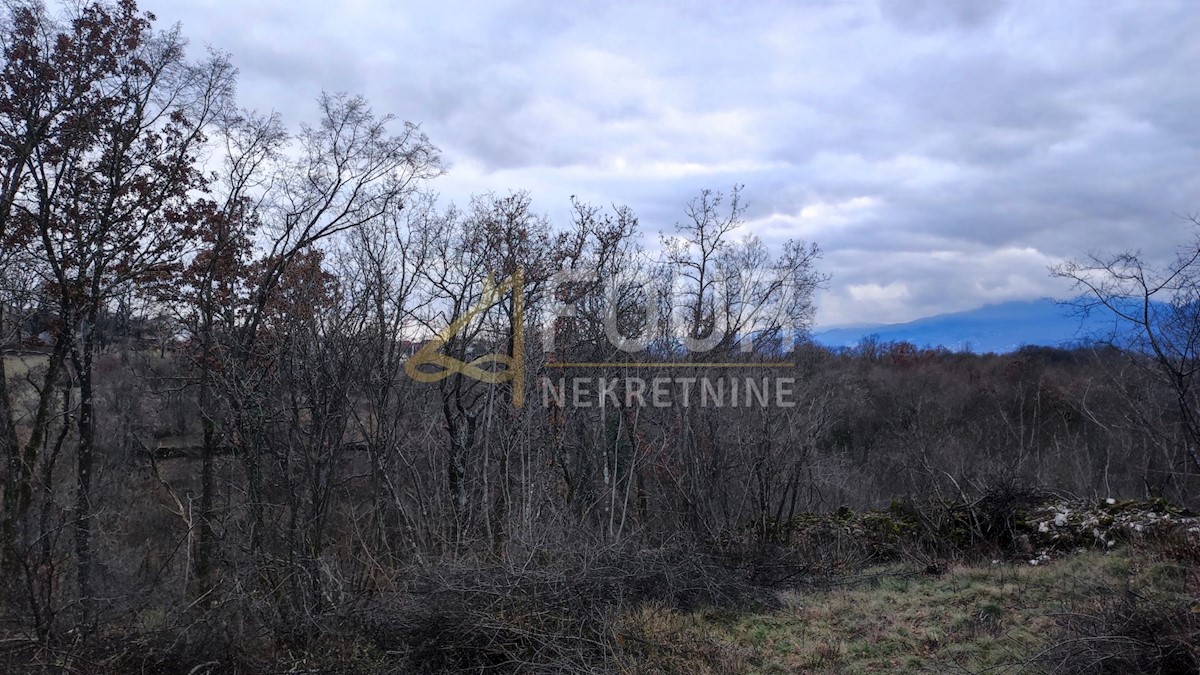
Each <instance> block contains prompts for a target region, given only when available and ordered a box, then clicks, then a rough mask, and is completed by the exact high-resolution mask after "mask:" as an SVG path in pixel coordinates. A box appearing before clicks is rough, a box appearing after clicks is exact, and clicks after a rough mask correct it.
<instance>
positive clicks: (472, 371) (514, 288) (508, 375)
mask: <svg viewBox="0 0 1200 675" xmlns="http://www.w3.org/2000/svg"><path fill="white" fill-rule="evenodd" d="M524 282H525V275H524V271H523V270H521V269H517V271H516V272H514V273H513V275H512V276H511V277H509V278H508V279H507V280H505V281H504V283H501V284H498V285H497V284H496V283H495V281H494V280H493V278H492V277H491V276H490V275H489V276H488V278H487V280H486V281H484V283H483V294H482V295H481V296H480V298H479V302H477V303H475V305H474V306H473V307H471V308H470V309H468V310H467V311H466V313H464V314H463V315H462V316H460V317H459V318H457V319H455V320H454V321H452V322H450V324H449V325H448V326H446V327H445V328H444V329H442V331H441V332H439V333H438V334H437V335H436V336H435V337H434V338H433V339H432V340H430V341H429V342H428V343H427V344H426V345H425V346H424V347H422V348H421V349H420V351H418V352H417V353H416V354H413V355H412V357H411V358H409V359H408V360H407V361H405V362H404V372H406V373H408V376H409V377H411V378H412V379H414V380H416V381H418V382H427V383H428V382H439V381H441V380H444V379H446V378H447V377H449V376H451V375H453V374H456V373H457V374H461V375H465V376H466V377H469V378H471V379H474V380H479V381H480V382H486V383H488V384H499V383H501V382H509V381H511V382H512V383H513V384H512V402H513V406H514V407H516V408H522V407H524V406H525V335H524V332H523V329H524V325H525V324H524V314H525V296H524V293H523V291H524ZM509 291H511V292H512V298H513V301H512V302H513V311H512V336H513V339H512V354H485V355H483V356H481V357H479V358H477V359H474V360H472V361H470V362H464V361H460V360H458V359H456V358H453V357H451V356H447V355H446V354H443V353H441V352H439V351H438V350H439V349H441V348H442V346H443V345H445V344H446V343H447V342H448V341H449V340H450V338H452V337H454V336H455V335H457V334H458V332H459V331H461V330H462V329H463V328H464V327H465V326H467V325H468V324H469V323H471V321H472V320H473V319H475V317H477V316H479V315H480V314H483V313H484V312H486V311H487V310H488V309H490V308H491V307H492V306H493V305H495V304H496V302H497V301H498V300H499V299H500V298H501V297H502V296H503V294H504V293H505V292H509ZM493 363H498V364H501V365H503V366H504V368H503V369H492V368H485V367H484V366H485V365H487V364H493ZM426 364H429V365H434V366H437V367H438V368H439V369H440V370H435V371H430V372H427V371H423V370H421V366H424V365H426Z"/></svg>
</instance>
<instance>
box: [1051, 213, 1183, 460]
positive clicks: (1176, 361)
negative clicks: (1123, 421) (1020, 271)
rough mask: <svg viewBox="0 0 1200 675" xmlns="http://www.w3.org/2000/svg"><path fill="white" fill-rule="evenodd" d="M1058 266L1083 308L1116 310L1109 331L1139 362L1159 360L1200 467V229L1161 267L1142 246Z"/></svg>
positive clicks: (1109, 338)
mask: <svg viewBox="0 0 1200 675" xmlns="http://www.w3.org/2000/svg"><path fill="white" fill-rule="evenodd" d="M1191 220H1192V223H1193V224H1195V225H1196V226H1197V227H1200V221H1198V220H1197V219H1196V218H1194V217H1193V218H1192V219H1191ZM1051 271H1052V273H1053V274H1054V276H1057V277H1062V278H1065V279H1069V280H1071V281H1072V282H1074V287H1075V289H1076V290H1079V291H1081V292H1082V296H1081V297H1080V298H1079V299H1078V300H1076V301H1074V304H1075V306H1076V307H1078V308H1079V309H1080V310H1082V311H1084V312H1090V311H1096V310H1098V311H1102V312H1104V313H1106V314H1108V315H1111V316H1112V317H1114V318H1115V319H1116V320H1117V326H1116V327H1115V329H1114V330H1113V331H1112V332H1111V333H1110V334H1109V335H1107V336H1103V337H1104V338H1105V339H1106V340H1107V341H1108V342H1110V343H1112V344H1114V345H1116V346H1118V347H1121V348H1122V349H1124V350H1126V351H1127V352H1128V353H1130V354H1131V355H1132V357H1133V358H1134V359H1135V361H1136V362H1137V363H1140V364H1144V365H1149V366H1152V367H1153V369H1154V371H1155V372H1156V373H1157V374H1158V377H1159V379H1160V380H1161V381H1162V383H1163V384H1164V385H1166V386H1167V387H1168V388H1169V390H1170V391H1171V392H1172V393H1173V394H1174V398H1175V404H1176V407H1177V409H1178V412H1179V419H1180V424H1181V426H1182V428H1183V430H1184V431H1185V433H1186V437H1187V447H1186V452H1187V455H1188V457H1190V460H1191V462H1192V464H1193V467H1194V468H1196V469H1197V470H1200V390H1198V388H1197V378H1196V374H1197V372H1198V370H1200V236H1197V238H1196V239H1195V240H1194V241H1193V243H1191V244H1190V245H1186V246H1183V247H1181V248H1180V249H1179V250H1178V251H1177V252H1176V254H1175V258H1174V260H1173V261H1171V262H1170V263H1167V264H1166V265H1163V266H1161V267H1159V266H1155V265H1153V264H1150V263H1149V262H1147V261H1146V260H1145V258H1144V257H1143V256H1142V254H1141V253H1140V252H1136V251H1125V252H1122V253H1117V254H1114V255H1109V256H1103V255H1098V254H1092V255H1089V256H1087V257H1086V258H1083V259H1081V260H1076V261H1071V262H1067V263H1064V264H1061V265H1058V266H1056V267H1054V268H1052V270H1051Z"/></svg>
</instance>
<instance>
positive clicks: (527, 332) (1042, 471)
mask: <svg viewBox="0 0 1200 675" xmlns="http://www.w3.org/2000/svg"><path fill="white" fill-rule="evenodd" d="M0 41H2V47H3V57H2V58H3V64H2V69H0V347H2V348H3V359H0V453H2V454H3V459H2V460H0V471H2V474H0V477H2V479H0V490H2V503H0V579H2V580H3V583H2V584H0V670H4V671H5V672H54V673H60V672H61V673H107V672H113V673H117V672H145V673H191V674H196V675H199V674H201V673H223V672H291V673H299V672H795V671H800V672H898V671H900V670H906V669H908V670H910V671H912V672H983V671H984V670H988V672H1023V671H1026V670H1033V671H1044V672H1095V673H1101V672H1104V673H1109V672H1179V673H1183V672H1196V669H1197V668H1200V647H1197V645H1200V614H1197V613H1196V607H1197V605H1196V603H1197V602H1198V601H1200V600H1198V599H1197V598H1198V596H1197V592H1198V589H1200V571H1198V569H1197V564H1198V563H1200V520H1197V519H1196V517H1195V515H1194V514H1193V513H1192V512H1191V511H1189V510H1188V508H1189V507H1196V505H1197V503H1198V502H1197V499H1196V494H1197V490H1198V489H1200V454H1198V453H1197V449H1196V448H1197V444H1198V443H1200V399H1198V393H1197V390H1196V386H1197V384H1196V381H1195V379H1194V378H1195V371H1196V363H1197V361H1196V357H1197V354H1196V350H1197V337H1198V336H1200V313H1197V307H1198V305H1197V293H1198V291H1200V277H1197V276H1196V272H1197V271H1200V267H1198V265H1197V263H1198V261H1200V246H1197V245H1196V243H1195V242H1192V243H1190V244H1188V243H1184V244H1183V246H1182V248H1181V249H1180V254H1179V257H1178V258H1177V259H1176V260H1174V261H1171V262H1169V263H1167V264H1166V265H1165V266H1161V267H1154V266H1153V265H1152V264H1151V263H1150V262H1149V261H1144V260H1142V259H1141V258H1140V257H1139V256H1137V255H1135V254H1133V253H1129V252H1119V251H1118V252H1116V253H1113V254H1112V255H1111V257H1104V254H1098V255H1096V256H1091V257H1081V258H1080V259H1079V260H1078V261H1075V262H1070V263H1066V264H1063V265H1061V266H1059V267H1056V268H1054V269H1053V270H1047V272H1046V273H1047V274H1055V275H1058V276H1061V277H1064V278H1066V279H1068V280H1070V281H1073V282H1074V283H1075V284H1076V287H1077V290H1078V291H1079V297H1078V299H1077V300H1075V301H1073V303H1072V304H1073V307H1074V308H1075V309H1076V310H1078V311H1081V312H1084V311H1088V312H1107V313H1111V314H1113V315H1114V316H1116V317H1117V318H1118V319H1120V320H1121V324H1120V325H1122V326H1123V327H1124V329H1123V330H1122V331H1120V332H1117V333H1113V334H1111V335H1088V336H1080V340H1079V342H1078V344H1075V345H1072V346H1070V347H1061V348H1060V347H1041V346H1027V347H1024V348H1021V349H1019V350H1017V351H1015V352H1012V353H1007V354H974V353H969V352H960V351H951V350H948V349H944V348H939V349H929V348H924V347H919V346H916V345H913V344H909V343H904V342H898V343H885V342H880V341H879V340H873V339H867V340H864V341H863V342H862V343H860V344H859V345H858V346H856V347H854V348H850V349H829V348H826V347H822V346H820V345H818V344H815V343H813V342H812V341H811V340H810V339H809V329H810V328H811V326H812V324H813V319H814V312H815V309H816V307H815V304H814V303H815V298H816V294H817V292H818V291H819V290H820V289H821V288H822V287H823V286H824V285H825V284H826V283H827V281H828V278H827V276H826V275H825V274H824V273H823V272H822V268H821V250H820V248H819V247H818V246H817V244H816V243H814V242H807V241H799V240H795V241H787V242H782V243H781V242H777V241H770V242H767V241H764V240H762V239H760V238H759V237H757V236H755V235H754V234H753V233H751V232H749V231H748V229H747V228H746V227H744V225H745V214H746V209H747V203H746V200H745V198H744V193H743V190H742V188H741V187H740V186H737V185H734V186H730V187H728V188H724V187H722V189H720V190H718V189H710V188H702V187H698V189H697V191H696V193H695V194H696V196H695V197H694V198H693V199H691V200H690V201H688V202H687V203H683V204H680V205H679V206H680V210H679V215H678V220H677V221H676V223H674V224H673V225H671V226H670V227H668V228H665V229H662V230H658V229H656V228H648V227H646V226H644V225H643V224H641V223H640V222H639V218H638V215H637V214H636V213H635V212H634V211H633V210H632V209H630V208H628V207H623V206H597V205H593V204H589V203H585V202H583V201H578V200H577V201H574V202H573V203H572V204H571V205H570V206H571V209H570V213H571V217H570V219H569V220H568V221H566V222H552V221H551V220H550V218H549V217H547V216H545V215H542V214H541V212H540V211H539V208H540V207H539V205H537V204H536V203H535V201H534V196H533V195H531V194H530V193H528V192H525V191H521V190H518V189H514V190H513V191H509V192H506V193H503V194H491V193H489V194H481V195H477V196H475V197H474V198H472V199H471V200H470V201H469V202H468V203H465V204H451V203H446V201H445V200H442V199H440V198H439V197H438V196H437V193H436V185H437V179H438V177H439V176H441V175H442V174H443V173H445V172H446V171H447V169H446V167H445V166H444V161H443V158H442V156H441V153H440V151H439V149H438V147H437V146H436V144H435V142H436V139H430V138H427V137H426V135H425V134H424V133H423V132H422V130H421V128H420V127H419V126H418V125H417V124H416V123H413V122H406V121H403V120H400V119H397V118H395V117H393V116H391V115H389V114H384V113H379V112H377V111H375V110H374V109H372V107H371V106H370V104H369V103H368V102H367V101H366V100H364V99H363V98H361V97H357V96H353V95H349V94H344V93H320V92H313V94H314V95H315V96H316V100H317V106H316V107H315V108H314V110H316V111H317V112H318V115H317V117H315V118H314V119H311V120H309V121H307V122H306V123H303V124H299V125H298V126H295V127H294V128H293V127H289V126H288V125H287V124H285V122H284V117H283V116H282V115H279V114H263V113H259V112H255V111H249V110H244V109H242V108H240V107H239V106H238V104H237V102H236V84H237V70H236V68H235V66H234V64H233V63H231V62H230V60H229V58H228V57H227V56H226V55H224V54H221V53H218V52H209V53H207V54H206V55H204V56H202V57H199V58H197V56H196V54H197V50H195V49H194V48H193V47H190V46H189V45H188V43H187V40H186V39H185V36H184V34H183V32H182V30H181V29H180V28H173V29H172V28H167V29H164V28H162V27H161V26H160V25H159V24H158V23H157V22H156V20H155V19H154V17H153V16H151V15H149V14H147V13H145V12H142V11H141V10H139V9H138V8H137V6H136V5H135V3H134V2H133V1H132V0H120V1H116V2H108V1H102V2H92V3H86V4H78V5H69V6H68V7H67V8H65V9H50V8H47V7H46V6H43V5H41V4H38V3H33V2H10V3H6V4H5V6H4V14H3V28H2V32H0ZM614 198H616V199H619V198H620V196H619V195H614ZM1118 245H1119V243H1118ZM660 381H669V382H672V383H674V384H672V389H671V392H670V395H669V396H667V395H664V396H663V397H661V398H660V397H659V395H658V386H659V385H658V383H659V382H660ZM581 383H582V384H581ZM739 383H740V384H739ZM635 385H636V387H637V389H636V391H635ZM760 385H761V386H760ZM664 386H665V385H664ZM726 386H728V387H730V391H729V397H728V398H725V387H726ZM739 386H740V387H741V390H740V392H739V389H738V388H737V387H739ZM718 388H719V391H720V393H719V394H718ZM581 390H582V393H581ZM635 393H636V396H635ZM689 397H690V398H689ZM713 401H716V402H717V404H716V405H710V403H712V402H713ZM1048 575H1049V576H1048ZM1053 575H1060V576H1053ZM947 584H948V585H949V586H947ZM989 584H991V585H989ZM1068 587H1069V588H1071V589H1073V590H1071V593H1067V590H1065V589H1067V588H1068ZM946 588H953V589H956V590H955V591H954V592H953V593H949V592H948V591H946ZM912 589H924V591H922V592H928V594H929V597H930V598H934V599H931V600H929V603H930V605H929V606H923V607H913V608H908V605H906V604H905V603H906V602H910V601H911V598H912V597H913V596H912V595H911V593H913V592H915V591H913V590H912ZM938 593H947V595H946V596H945V597H942V598H941V599H940V600H939V599H936V598H938V597H940V596H938V595H937V594H938ZM972 593H977V594H978V595H979V597H978V598H975V597H974V596H972V595H971V594H972ZM852 594H860V595H852ZM888 594H893V595H888ZM893 596H894V597H893ZM1023 596H1025V597H1023ZM1031 596H1037V597H1036V598H1031ZM883 598H891V599H888V600H884V599H883ZM905 598H908V600H905ZM962 598H967V600H962ZM960 601H961V602H965V603H968V604H966V605H963V607H965V609H963V607H959V608H958V609H959V610H961V611H960V614H961V616H959V617H958V618H956V619H953V621H957V622H958V623H952V621H951V618H945V617H950V616H951V614H952V612H949V610H947V613H946V614H945V615H944V616H943V617H942V618H936V619H935V618H931V617H929V616H928V615H927V613H928V612H929V611H935V610H936V609H937V607H936V606H935V605H936V604H937V603H940V604H941V605H942V606H943V607H957V605H955V603H956V602H960ZM1023 602H1024V603H1027V604H1025V605H1022V604H1021V603H1023ZM822 603H826V604H827V605H828V609H827V612H826V614H821V615H820V616H816V615H811V613H812V612H815V611H816V610H815V609H813V608H819V607H824V606H825V605H823V604H822ZM871 603H877V604H879V603H882V604H881V606H883V607H885V609H877V610H874V611H875V612H876V613H886V612H887V611H890V610H888V609H886V607H892V608H893V609H894V611H896V612H898V614H897V615H896V616H897V618H896V622H899V623H903V622H904V621H905V620H906V619H903V616H902V612H904V611H909V609H911V611H913V612H917V613H918V614H914V615H913V616H916V617H917V618H916V619H913V621H914V622H915V623H914V625H918V626H920V628H919V630H918V629H913V630H918V632H919V634H914V635H909V634H906V635H904V636H899V635H898V634H892V633H886V631H885V630H884V629H883V628H879V627H876V628H877V629H878V630H879V631H881V632H880V633H878V634H877V635H876V636H875V637H874V638H872V639H871V640H866V641H864V642H863V643H862V644H859V643H858V642H854V641H852V640H851V638H850V635H851V634H858V633H860V632H861V631H862V630H863V626H864V625H866V623H867V622H869V621H870V620H873V619H872V618H871V617H870V616H863V617H859V618H858V619H856V621H858V622H859V623H857V624H855V625H854V626H850V625H842V624H838V623H837V622H838V621H844V620H846V619H845V617H850V616H853V615H854V611H855V609H854V608H855V606H859V607H872V606H874V605H872V604H871ZM1038 603H1040V604H1038ZM931 607H932V609H931ZM1064 608H1068V609H1064ZM804 612H809V613H810V614H805V613H804ZM921 612H924V613H921ZM822 616H823V617H824V618H821V617H822ZM939 616H941V615H939ZM781 617H785V618H786V620H785V618H781ZM943 619H945V622H946V625H947V626H949V627H944V628H943V629H939V630H940V631H941V632H937V631H934V630H933V629H932V628H930V626H934V625H941V624H939V623H938V622H939V621H942V620H943ZM789 622H791V623H789ZM784 626H786V627H787V628H786V630H785V629H784V628H782V627H784ZM819 626H824V627H825V628H823V629H822V630H826V631H827V632H826V633H819V632H818V633H811V631H816V630H817V628H814V627H819ZM888 630H891V629H890V628H889V629H888ZM788 631H790V633H789V632H788ZM805 631H810V632H809V633H806V632H805ZM921 631H923V632H921ZM785 633H787V635H784V634H785ZM885 633H886V634H885ZM764 636H766V637H764ZM785 637H786V639H785ZM788 640H791V641H792V642H788ZM780 645H783V646H782V647H781V646H780ZM889 645H890V646H889ZM968 646H969V647H970V649H967V648H966V647H968ZM777 648H778V649H777ZM773 650H776V651H779V654H782V656H780V655H779V654H775V653H774V651H773ZM789 659H790V660H789ZM796 659H799V660H796ZM913 659H915V661H913ZM864 664H865V665H864Z"/></svg>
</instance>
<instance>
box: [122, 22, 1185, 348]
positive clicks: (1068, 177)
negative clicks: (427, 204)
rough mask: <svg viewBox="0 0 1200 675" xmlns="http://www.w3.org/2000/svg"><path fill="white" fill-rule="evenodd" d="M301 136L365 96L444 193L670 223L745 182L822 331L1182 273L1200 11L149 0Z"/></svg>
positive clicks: (761, 226)
mask: <svg viewBox="0 0 1200 675" xmlns="http://www.w3.org/2000/svg"><path fill="white" fill-rule="evenodd" d="M140 6H141V7H142V8H143V9H146V10H149V11H152V12H154V13H155V14H156V15H157V17H158V19H159V22H160V23H161V24H166V25H169V24H174V23H176V22H178V23H180V24H181V25H182V28H183V32H184V34H185V35H186V36H187V37H188V38H189V39H190V40H191V42H192V45H193V47H194V48H195V49H198V50H199V49H203V48H204V47H205V46H212V47H215V48H217V49H220V50H222V51H225V52H228V53H229V54H230V56H231V58H232V60H233V62H234V64H235V65H236V66H237V67H238V69H239V70H240V80H239V93H238V98H239V103H240V104H241V105H242V106H244V107H247V108H255V109H258V110H262V111H277V112H279V113H281V114H282V116H283V118H284V121H285V122H287V123H288V124H289V125H290V126H292V127H293V128H295V127H296V126H297V125H298V124H299V123H300V122H303V121H306V120H312V119H314V117H315V109H316V107H315V100H316V97H317V95H318V94H319V93H320V92H321V91H322V90H325V91H331V92H333V91H346V92H350V93H353V94H362V95H364V96H366V97H367V99H368V100H369V101H370V102H371V104H372V107H373V108H374V109H375V111H376V112H388V113H393V114H395V115H396V116H397V117H398V118H400V119H404V120H408V121H412V122H415V123H417V124H419V125H420V126H421V128H422V130H423V131H424V132H425V133H426V134H428V135H429V137H430V139H431V140H432V141H433V142H434V144H436V145H437V146H438V147H440V148H441V150H442V152H443V157H444V158H445V160H446V161H447V163H448V165H449V170H448V173H447V174H446V175H445V176H443V177H441V178H438V179H437V180H436V182H435V183H434V185H433V187H434V189H436V190H437V191H438V192H439V193H440V194H441V195H442V198H443V199H444V200H447V201H450V200H453V201H459V202H465V201H466V200H467V199H468V198H469V196H470V195H471V194H473V193H482V192H487V191H494V192H497V193H504V192H507V191H509V190H528V191H529V193H530V194H531V196H532V198H533V202H534V206H535V208H536V209H537V210H539V211H542V212H544V213H546V214H547V215H549V216H550V217H551V219H552V220H557V221H562V220H564V219H565V218H567V216H568V214H569V207H570V202H569V199H570V196H571V195H577V196H578V197H579V198H581V199H583V200H584V201H588V202H592V203H594V204H598V205H611V204H625V205H629V206H631V207H632V208H633V209H634V210H635V211H636V212H637V213H638V215H639V218H640V222H641V225H642V229H643V230H644V231H646V232H648V233H650V234H651V235H653V234H654V233H656V232H657V231H659V230H662V231H670V230H671V229H672V228H673V226H674V224H675V223H676V222H677V221H679V220H681V219H682V218H684V211H683V209H684V206H685V205H686V203H687V201H688V200H689V199H690V198H692V197H694V196H695V195H697V194H698V193H699V192H700V190H702V189H705V188H710V189H714V190H724V191H726V192H727V191H728V190H729V189H730V188H731V187H732V186H734V185H739V184H740V185H744V186H745V187H744V189H743V197H744V198H745V200H746V202H747V203H748V210H747V213H746V220H747V223H746V226H745V227H746V229H747V231H751V232H754V233H755V234H757V235H758V236H760V237H762V238H763V239H764V240H765V241H766V242H767V243H768V244H770V245H773V246H778V245H780V244H781V243H782V242H783V241H785V240H787V239H790V238H792V239H802V240H805V241H810V242H815V243H817V244H818V245H819V246H820V247H821V248H822V250H823V251H824V257H823V259H822V261H821V262H820V270H821V271H822V272H824V273H826V274H829V275H831V280H830V282H829V284H828V288H826V289H825V290H824V291H822V292H821V293H820V294H819V295H818V298H817V303H818V311H817V323H818V326H819V327H829V326H836V325H845V324H855V323H893V322H902V321H908V320H912V319H916V318H920V317H924V316H929V315H934V314H939V313H943V312H953V311H960V310H966V309H971V308H974V307H979V306H982V305H985V304H990V303H996V302H1003V301H1008V300H1024V299H1036V298H1041V297H1065V296H1066V295H1067V294H1068V291H1069V289H1068V288H1067V287H1066V286H1065V285H1064V283H1063V282H1062V281H1061V280H1056V279H1053V278H1051V277H1050V275H1049V273H1048V271H1047V270H1048V267H1049V266H1051V265H1054V264H1056V263H1058V262H1061V261H1064V260H1067V259H1070V258H1077V257H1079V256H1080V255H1082V254H1084V253H1087V252H1091V251H1095V252H1105V251H1119V250H1127V249H1130V250H1140V251H1142V252H1143V254H1144V255H1145V256H1147V257H1148V258H1150V259H1151V260H1166V259H1167V257H1168V256H1169V255H1170V254H1171V252H1172V251H1173V250H1174V247H1175V246H1177V245H1181V244H1184V243H1187V242H1188V241H1190V240H1191V237H1192V230H1193V229H1194V228H1195V226H1194V225H1192V224H1191V223H1190V221H1189V220H1188V217H1189V216H1191V215H1193V214H1196V213H1198V212H1200V114H1197V113H1200V87H1198V86H1197V84H1200V79H1198V78H1197V74H1198V73H1200V3H1198V2H1195V1H1194V0H1129V1H1125V0H1110V1H1105V2H1098V1H1096V0H1032V1H1028V2H1026V1H1017V0H986V1H985V0H862V1H858V0H800V1H792V2H746V3H731V2H707V1H705V0H697V1H692V2H667V1H662V2H626V3H610V2H587V1H581V2H569V3H566V2H503V1H501V2H463V3H455V2H444V3H416V2H408V1H400V2H394V1H387V0H348V1H344V2H330V1H328V0H322V1H311V0H289V1H286V2H285V1H268V0H239V1H238V2H235V3H234V2H228V0H142V2H141V3H140Z"/></svg>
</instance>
